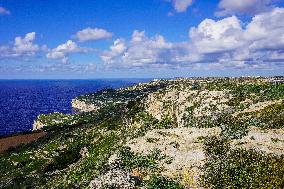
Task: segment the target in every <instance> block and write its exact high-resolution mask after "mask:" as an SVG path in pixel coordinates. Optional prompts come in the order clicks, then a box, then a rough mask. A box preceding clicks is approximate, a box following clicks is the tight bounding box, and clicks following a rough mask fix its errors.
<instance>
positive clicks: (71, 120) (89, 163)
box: [0, 78, 284, 188]
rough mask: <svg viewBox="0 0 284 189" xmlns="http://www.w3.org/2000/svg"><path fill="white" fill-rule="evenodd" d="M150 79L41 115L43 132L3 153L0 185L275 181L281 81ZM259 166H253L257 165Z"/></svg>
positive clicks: (281, 158) (281, 135) (257, 184)
mask: <svg viewBox="0 0 284 189" xmlns="http://www.w3.org/2000/svg"><path fill="white" fill-rule="evenodd" d="M271 79H272V78H192V79H175V80H155V81H152V82H150V83H145V84H139V85H136V86H133V87H129V88H123V89H118V90H112V89H109V90H103V91H99V92H97V93H94V94H89V95H85V96H80V97H77V98H76V99H74V100H73V101H72V106H73V107H74V108H75V109H77V110H79V111H78V112H77V114H72V115H65V114H62V113H53V114H47V115H40V116H39V117H38V119H37V120H36V121H35V125H34V127H35V129H41V128H42V126H43V125H44V126H45V127H44V128H45V129H46V130H47V131H48V133H49V134H48V135H47V136H46V137H44V138H43V139H41V140H39V141H38V142H37V143H35V144H32V145H30V146H29V145H27V146H23V147H21V148H19V149H18V150H17V151H11V152H9V153H7V154H5V155H3V156H2V157H1V162H0V164H1V167H0V169H1V171H0V176H1V178H2V180H1V181H0V186H1V187H10V186H19V187H33V188H46V187H49V188H261V187H262V188H281V186H283V183H284V180H283V175H282V174H281V173H282V172H283V171H284V167H283V165H284V153H283V152H284V148H283V146H284V125H283V123H284V92H283V91H284V85H283V84H281V83H280V84H278V83H277V84H274V83H271V82H269V81H270V80H271ZM255 170H257V171H255Z"/></svg>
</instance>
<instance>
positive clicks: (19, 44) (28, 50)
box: [0, 32, 41, 58]
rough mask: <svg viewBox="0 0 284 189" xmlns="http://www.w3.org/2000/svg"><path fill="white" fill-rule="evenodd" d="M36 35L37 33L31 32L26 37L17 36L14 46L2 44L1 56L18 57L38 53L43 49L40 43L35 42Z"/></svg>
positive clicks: (0, 48)
mask: <svg viewBox="0 0 284 189" xmlns="http://www.w3.org/2000/svg"><path fill="white" fill-rule="evenodd" d="M35 37H36V33H35V32H30V33H27V34H26V35H25V36H24V37H20V36H18V37H16V38H15V40H14V43H13V46H0V57H2V58H17V57H27V56H28V57H30V56H34V55H36V53H37V52H39V51H40V50H41V49H40V47H39V45H37V44H34V43H33V42H34V40H35Z"/></svg>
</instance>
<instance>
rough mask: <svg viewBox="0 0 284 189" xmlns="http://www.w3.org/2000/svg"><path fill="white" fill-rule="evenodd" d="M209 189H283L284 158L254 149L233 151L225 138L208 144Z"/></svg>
mask: <svg viewBox="0 0 284 189" xmlns="http://www.w3.org/2000/svg"><path fill="white" fill-rule="evenodd" d="M204 145H205V146H204V150H205V154H206V163H205V164H204V167H203V170H204V175H203V178H202V182H203V184H204V187H206V188H216V189H217V188H218V189H219V188H283V187H284V176H283V175H284V156H283V155H282V156H277V155H273V154H265V153H262V152H257V151H254V150H244V149H231V148H230V147H229V145H228V142H227V141H226V140H224V139H222V138H218V137H211V138H208V139H207V140H206V142H205V143H204Z"/></svg>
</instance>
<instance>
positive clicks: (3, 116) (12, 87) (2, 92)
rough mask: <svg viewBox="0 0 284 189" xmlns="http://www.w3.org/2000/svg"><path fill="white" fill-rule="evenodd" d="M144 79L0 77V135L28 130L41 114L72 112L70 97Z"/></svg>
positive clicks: (122, 85) (126, 84)
mask: <svg viewBox="0 0 284 189" xmlns="http://www.w3.org/2000/svg"><path fill="white" fill-rule="evenodd" d="M144 81H148V80H147V79H119V80H115V79H109V80H0V136H5V135H11V134H14V133H19V132H24V131H30V130H31V129H32V124H33V121H34V119H36V117H37V116H38V115H39V114H42V113H51V112H55V111H56V112H63V113H72V107H71V100H72V99H73V98H75V97H77V96H79V95H83V94H87V93H91V92H95V91H98V90H100V89H104V88H119V87H125V86H130V85H133V84H135V83H138V82H144Z"/></svg>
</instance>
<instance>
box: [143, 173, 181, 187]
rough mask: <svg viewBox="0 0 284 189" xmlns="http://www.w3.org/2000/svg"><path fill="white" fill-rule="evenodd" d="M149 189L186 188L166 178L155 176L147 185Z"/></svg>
mask: <svg viewBox="0 0 284 189" xmlns="http://www.w3.org/2000/svg"><path fill="white" fill-rule="evenodd" d="M146 186H147V189H183V188H184V187H183V186H182V185H181V184H179V183H178V182H176V181H174V180H171V179H168V178H165V177H163V176H160V175H154V176H152V177H151V179H150V180H149V182H148V183H147V184H146Z"/></svg>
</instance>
